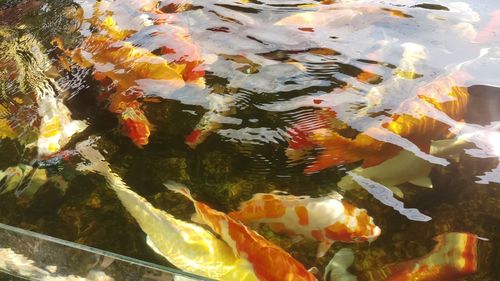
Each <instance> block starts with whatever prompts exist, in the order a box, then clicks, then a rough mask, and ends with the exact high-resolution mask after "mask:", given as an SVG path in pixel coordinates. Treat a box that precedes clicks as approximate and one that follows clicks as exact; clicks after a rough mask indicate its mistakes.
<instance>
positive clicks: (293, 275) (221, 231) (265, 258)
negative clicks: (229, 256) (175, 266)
mask: <svg viewBox="0 0 500 281" xmlns="http://www.w3.org/2000/svg"><path fill="white" fill-rule="evenodd" d="M169 188H170V189H171V190H173V191H176V192H179V193H181V194H183V195H185V196H186V197H188V198H189V199H190V200H191V201H192V202H193V204H194V206H195V208H196V212H197V214H198V215H199V216H200V218H201V219H202V220H203V221H204V222H205V223H206V224H208V226H209V227H210V228H211V229H212V230H213V231H214V232H215V233H217V234H218V235H220V236H221V238H222V240H224V241H226V242H227V243H228V244H229V245H230V246H231V247H232V248H233V251H235V254H236V255H237V256H239V257H243V258H245V259H247V260H248V261H249V262H250V263H251V264H252V267H253V270H254V272H255V275H257V277H258V278H259V280H263V281H281V280H297V281H300V280H304V281H306V280H307V281H313V280H316V278H315V277H314V275H313V274H311V273H310V272H308V271H307V270H306V269H305V267H304V266H303V265H302V264H301V263H300V262H298V261H297V260H295V259H294V258H293V257H292V256H291V255H290V254H289V253H287V252H286V251H284V250H283V249H281V248H280V247H278V246H276V245H275V244H273V243H271V242H270V241H268V240H266V239H265V238H264V237H262V236H260V235H259V234H257V233H256V232H254V231H252V230H250V229H248V228H247V227H246V226H244V225H243V224H241V223H239V222H238V221H236V220H235V219H233V218H231V217H230V216H228V215H226V214H224V213H222V212H219V211H217V210H214V209H212V208H210V207H209V206H208V205H205V204H203V203H201V202H199V201H196V200H194V199H193V198H192V197H191V195H190V194H189V191H188V190H187V189H186V188H182V187H181V188H180V187H178V186H169ZM269 199H271V198H267V201H268V202H273V201H274V200H269Z"/></svg>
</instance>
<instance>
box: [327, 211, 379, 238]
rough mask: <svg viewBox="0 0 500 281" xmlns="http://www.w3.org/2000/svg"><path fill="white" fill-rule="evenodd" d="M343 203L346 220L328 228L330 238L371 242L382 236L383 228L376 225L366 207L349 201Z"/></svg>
mask: <svg viewBox="0 0 500 281" xmlns="http://www.w3.org/2000/svg"><path fill="white" fill-rule="evenodd" d="M342 204H343V205H344V208H345V218H344V221H342V222H337V223H335V224H333V225H330V226H329V227H328V228H327V229H326V236H327V237H328V238H330V239H331V240H335V241H343V242H365V241H369V242H371V241H373V240H375V239H377V238H378V236H380V233H381V232H382V231H381V229H380V228H379V227H378V226H377V225H375V223H374V222H373V218H372V217H370V216H369V215H368V213H367V211H366V210H365V209H358V208H356V207H354V206H352V205H351V204H349V203H347V202H342Z"/></svg>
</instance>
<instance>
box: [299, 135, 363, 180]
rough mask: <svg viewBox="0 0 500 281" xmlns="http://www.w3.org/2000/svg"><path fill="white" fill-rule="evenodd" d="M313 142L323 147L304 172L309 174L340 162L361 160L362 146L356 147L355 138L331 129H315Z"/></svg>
mask: <svg viewBox="0 0 500 281" xmlns="http://www.w3.org/2000/svg"><path fill="white" fill-rule="evenodd" d="M313 142H314V143H315V144H317V145H319V147H322V148H323V151H322V152H321V154H320V155H319V156H318V157H317V158H316V160H315V161H314V162H313V163H312V164H310V165H309V166H307V167H306V169H305V170H304V172H305V173H306V174H311V173H315V172H319V171H321V170H323V169H326V168H329V167H332V166H337V165H340V164H347V163H353V162H356V161H359V160H362V159H363V157H362V152H363V151H362V147H359V148H358V145H357V144H356V142H357V139H354V140H353V139H349V138H346V137H343V136H341V135H339V134H337V133H335V132H331V131H323V130H321V131H319V130H318V131H317V132H315V134H314V135H313Z"/></svg>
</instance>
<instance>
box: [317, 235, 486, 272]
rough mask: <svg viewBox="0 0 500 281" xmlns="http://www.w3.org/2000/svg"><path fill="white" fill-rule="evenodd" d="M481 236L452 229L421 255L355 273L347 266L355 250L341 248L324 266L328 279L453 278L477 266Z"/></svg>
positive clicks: (436, 238) (474, 269) (473, 270)
mask: <svg viewBox="0 0 500 281" xmlns="http://www.w3.org/2000/svg"><path fill="white" fill-rule="evenodd" d="M479 239H480V238H479V237H478V236H476V235H474V234H470V233H459V232H451V233H445V234H441V235H438V236H436V237H435V238H434V240H436V241H437V244H436V246H434V249H432V251H431V252H430V253H429V254H427V255H425V256H423V257H420V258H416V259H411V260H408V261H404V262H400V263H396V264H390V265H387V266H384V267H382V268H380V269H378V270H373V271H367V272H364V273H361V274H360V275H359V276H358V277H355V276H353V275H352V274H350V273H349V272H347V271H346V270H345V269H346V268H347V267H349V266H350V264H351V263H352V261H353V253H352V251H348V252H347V251H345V250H344V249H343V250H344V251H339V253H341V252H342V256H337V255H335V257H333V259H332V261H331V262H330V263H329V264H328V266H327V267H326V269H325V280H326V281H333V280H335V281H338V280H359V281H361V280H384V281H415V280H418V281H453V280H457V279H458V278H461V277H463V276H466V275H469V274H472V273H474V272H476V270H477V264H478V260H477V257H478V255H477V243H478V240H479Z"/></svg>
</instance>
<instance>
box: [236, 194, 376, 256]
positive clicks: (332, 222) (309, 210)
mask: <svg viewBox="0 0 500 281" xmlns="http://www.w3.org/2000/svg"><path fill="white" fill-rule="evenodd" d="M341 199H342V196H341V195H340V194H337V193H335V194H331V195H329V196H326V197H321V198H311V197H309V196H293V195H283V194H279V193H278V192H275V193H258V194H256V195H254V197H253V198H252V199H250V200H248V201H246V202H243V203H242V204H241V205H240V208H239V210H238V211H235V212H231V213H229V216H230V217H232V218H233V219H236V220H239V221H241V222H243V223H265V224H268V225H269V226H270V227H271V229H272V230H273V231H274V232H278V233H284V234H287V235H290V236H292V237H300V238H308V239H311V240H316V241H319V242H320V245H319V247H318V252H317V256H318V257H321V256H323V255H324V254H325V253H326V252H327V251H328V249H329V248H330V246H331V245H332V244H333V243H334V242H335V241H342V242H362V241H372V240H374V239H376V238H377V237H378V236H379V235H380V232H381V230H380V228H379V227H378V226H376V225H375V224H374V223H373V219H372V218H371V217H370V216H368V214H367V212H366V210H364V209H358V208H356V207H354V206H353V205H351V204H349V203H347V202H345V201H342V200H341Z"/></svg>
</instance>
